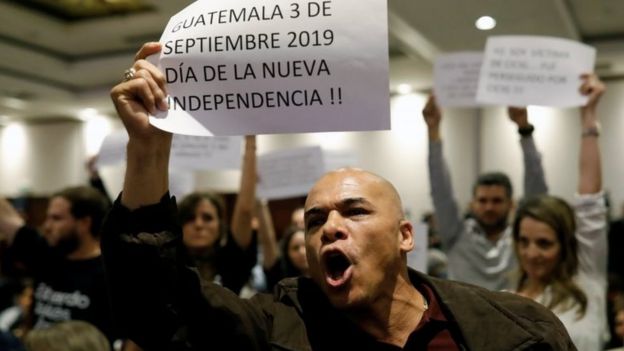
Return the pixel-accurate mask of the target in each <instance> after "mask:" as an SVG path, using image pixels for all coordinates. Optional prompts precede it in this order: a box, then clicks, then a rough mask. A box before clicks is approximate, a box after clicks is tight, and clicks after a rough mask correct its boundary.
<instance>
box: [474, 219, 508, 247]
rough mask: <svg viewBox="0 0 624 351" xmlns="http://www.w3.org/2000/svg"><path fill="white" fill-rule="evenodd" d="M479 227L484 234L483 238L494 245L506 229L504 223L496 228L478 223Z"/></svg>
mask: <svg viewBox="0 0 624 351" xmlns="http://www.w3.org/2000/svg"><path fill="white" fill-rule="evenodd" d="M479 226H480V227H481V229H482V230H483V232H484V233H485V237H486V238H487V239H488V240H489V241H491V242H492V243H496V242H497V241H498V239H500V238H501V237H502V236H503V233H504V232H505V230H506V229H507V224H506V223H505V224H501V225H496V226H484V225H483V224H481V223H479Z"/></svg>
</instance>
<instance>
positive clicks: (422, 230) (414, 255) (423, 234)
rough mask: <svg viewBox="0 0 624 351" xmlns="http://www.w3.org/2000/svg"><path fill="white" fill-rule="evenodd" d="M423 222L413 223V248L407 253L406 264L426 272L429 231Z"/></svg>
mask: <svg viewBox="0 0 624 351" xmlns="http://www.w3.org/2000/svg"><path fill="white" fill-rule="evenodd" d="M427 230H428V227H427V224H425V223H414V249H413V250H412V251H410V252H408V253H407V265H408V266H410V267H411V268H413V269H415V270H417V271H419V272H423V273H427V252H428V250H429V233H428V231H427Z"/></svg>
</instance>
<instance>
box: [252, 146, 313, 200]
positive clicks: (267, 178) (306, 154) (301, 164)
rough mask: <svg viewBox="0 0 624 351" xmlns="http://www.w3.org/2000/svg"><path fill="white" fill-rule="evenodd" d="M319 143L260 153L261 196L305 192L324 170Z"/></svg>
mask: <svg viewBox="0 0 624 351" xmlns="http://www.w3.org/2000/svg"><path fill="white" fill-rule="evenodd" d="M324 168H325V167H324V163H323V152H322V150H321V148H320V147H318V146H315V147H305V148H297V149H288V150H279V151H274V152H270V153H266V154H264V155H260V156H258V178H259V182H258V186H257V191H258V197H259V198H263V199H269V200H274V199H284V198H289V197H296V196H303V195H306V194H307V193H308V191H309V190H310V188H311V187H312V185H314V182H316V180H318V179H319V178H320V177H321V176H322V175H323V173H324Z"/></svg>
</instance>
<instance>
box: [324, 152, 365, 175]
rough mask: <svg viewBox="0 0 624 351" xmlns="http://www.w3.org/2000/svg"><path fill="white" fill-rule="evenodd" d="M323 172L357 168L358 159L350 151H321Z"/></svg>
mask: <svg viewBox="0 0 624 351" xmlns="http://www.w3.org/2000/svg"><path fill="white" fill-rule="evenodd" d="M323 161H324V164H325V172H330V171H335V170H337V169H340V168H345V167H358V157H357V155H356V154H355V153H354V152H352V151H334V150H323Z"/></svg>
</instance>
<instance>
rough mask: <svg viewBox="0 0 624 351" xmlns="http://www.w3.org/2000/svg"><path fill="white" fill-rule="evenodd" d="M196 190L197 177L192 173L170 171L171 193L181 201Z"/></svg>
mask: <svg viewBox="0 0 624 351" xmlns="http://www.w3.org/2000/svg"><path fill="white" fill-rule="evenodd" d="M193 190H195V175H194V174H193V173H192V172H185V171H178V170H172V169H169V193H170V194H171V195H172V196H175V197H177V198H178V201H179V200H181V199H182V198H183V197H185V196H186V195H188V194H190V193H192V192H193Z"/></svg>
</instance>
